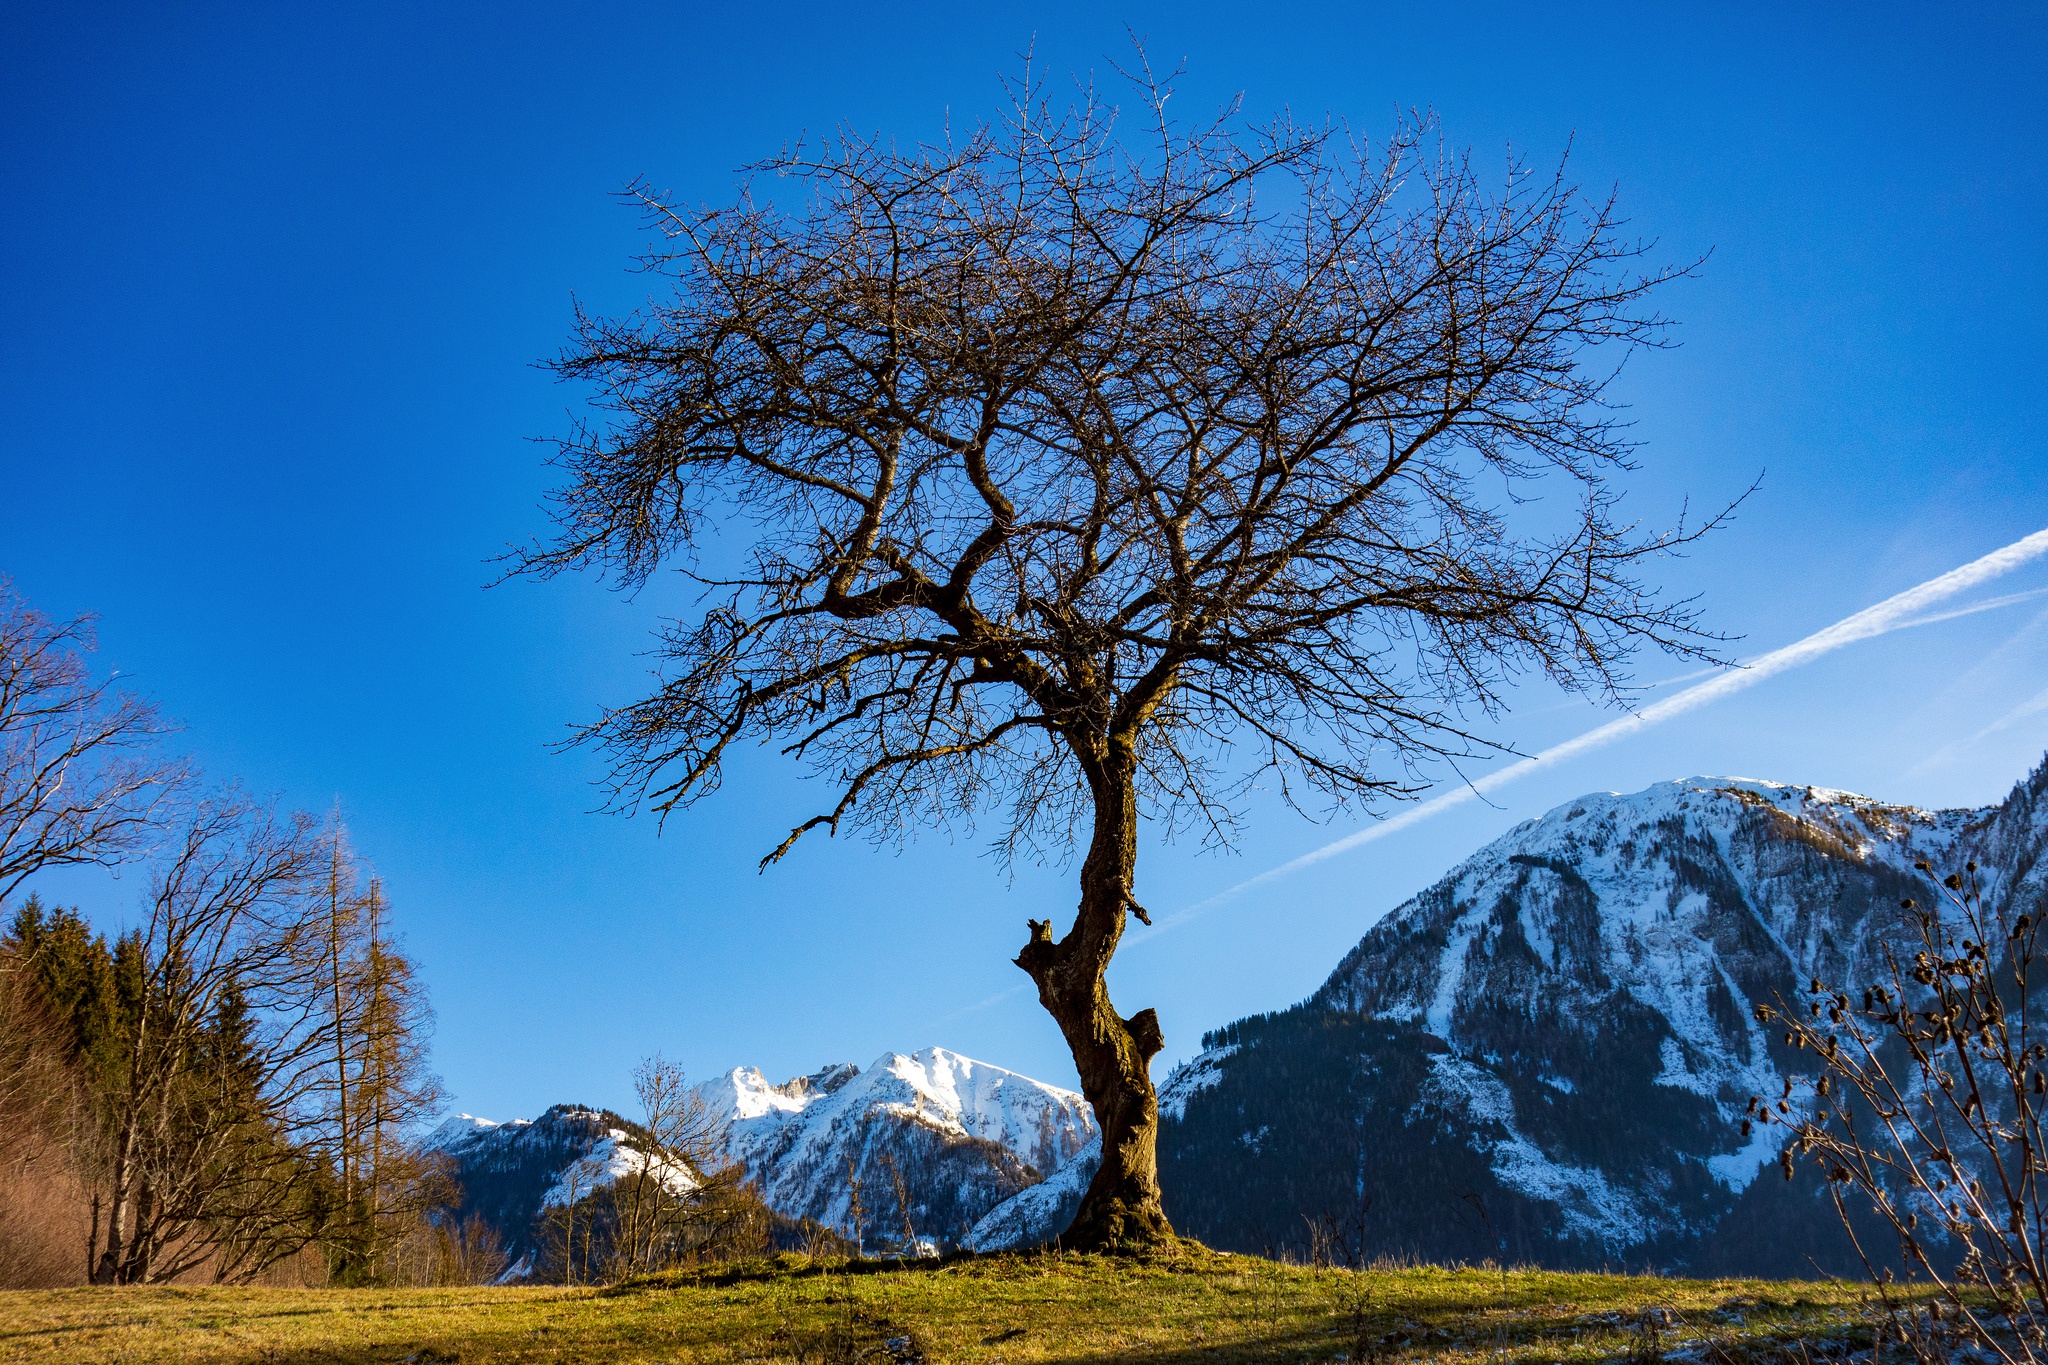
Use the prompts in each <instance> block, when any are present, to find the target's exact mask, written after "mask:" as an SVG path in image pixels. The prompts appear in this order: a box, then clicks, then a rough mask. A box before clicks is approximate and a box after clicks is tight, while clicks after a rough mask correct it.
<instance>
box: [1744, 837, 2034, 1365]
mask: <svg viewBox="0 0 2048 1365" xmlns="http://www.w3.org/2000/svg"><path fill="white" fill-rule="evenodd" d="M1917 866H1918V868H1919V869H1920V870H1921V871H1922V872H1924V873H1926V874H1927V875H1928V877H1929V879H1930V880H1932V879H1933V877H1934V870H1933V868H1932V867H1931V866H1930V865H1929V864H1928V863H1927V862H1926V861H1924V860H1922V861H1921V862H1919V863H1918V864H1917ZM2000 892H2001V894H2000V895H1998V896H1996V897H1987V896H1986V894H1985V889H1984V887H1983V885H1982V883H1981V882H1980V880H1979V878H1978V875H1977V865H1976V864H1975V863H1974V862H1973V863H1970V864H1968V865H1967V866H1966V867H1965V868H1964V870H1963V871H1961V872H1951V873H1949V874H1948V875H1947V876H1945V877H1943V878H1941V881H1940V883H1939V885H1938V886H1936V887H1935V889H1934V890H1933V893H1932V894H1931V895H1930V896H1929V898H1928V899H1927V900H1925V901H1923V900H1921V899H1919V898H1918V897H1914V898H1911V899H1908V900H1906V901H1904V902H1903V903H1902V905H1901V906H1900V910H1899V913H1898V915H1897V917H1896V918H1895V919H1890V917H1887V918H1888V919H1890V922H1889V923H1887V924H1886V925H1885V929H1886V933H1885V936H1884V938H1883V939H1882V940H1881V943H1880V949H1879V953H1878V954H1877V956H1878V957H1879V959H1880V960H1879V961H1878V962H1876V963H1875V964H1874V968H1875V970H1873V971H1872V972H1871V974H1870V980H1869V982H1868V984H1867V985H1865V986H1864V987H1863V989H1862V992H1861V995H1860V998H1859V997H1858V996H1856V995H1852V994H1851V991H1852V990H1853V989H1854V988H1853V987H1850V986H1847V985H1844V984H1842V983H1833V982H1826V981H1822V980H1821V979H1820V978H1818V977H1815V978H1814V979H1813V981H1812V983H1811V985H1810V988H1809V990H1808V993H1807V998H1806V1000H1805V1002H1804V1003H1805V1008H1804V1009H1801V1008H1799V1006H1798V1005H1797V1004H1792V1003H1788V1002H1785V1001H1782V1000H1781V1001H1780V1002H1779V1004H1778V1005H1777V1007H1775V1008H1773V1007H1772V1006H1769V1005H1759V1006H1757V1007H1756V1016H1757V1019H1758V1021H1759V1022H1760V1023H1770V1022H1772V1021H1773V1020H1777V1021H1780V1022H1782V1024H1783V1026H1784V1028H1785V1041H1786V1043H1787V1044H1788V1045H1790V1046H1793V1047H1796V1048H1798V1049H1800V1050H1802V1051H1805V1050H1811V1051H1812V1053H1813V1059H1814V1074H1813V1075H1811V1076H1800V1077H1791V1076H1788V1077H1787V1078H1786V1081H1785V1090H1784V1094H1782V1095H1778V1096H1763V1095H1756V1096H1752V1097H1751V1098H1750V1102H1749V1113H1750V1115H1751V1117H1750V1118H1747V1119H1745V1120H1744V1122H1743V1131H1744V1133H1745V1134H1746V1133H1748V1131H1749V1130H1750V1126H1751V1125H1752V1124H1753V1123H1761V1124H1772V1123H1777V1124H1783V1125H1785V1126H1786V1128H1787V1129H1788V1132H1787V1134H1786V1145H1785V1147H1784V1148H1783V1150H1782V1151H1781V1153H1780V1156H1779V1162H1780V1167H1781V1169H1782V1170H1783V1171H1784V1174H1785V1178H1786V1179H1788V1180H1789V1179H1791V1178H1792V1173H1793V1168H1794V1163H1795V1161H1796V1160H1797V1159H1798V1158H1800V1157H1806V1158H1808V1159H1809V1160H1811V1161H1812V1162H1813V1164H1814V1165H1815V1166H1816V1167H1817V1168H1818V1169H1819V1171H1820V1173H1821V1175H1822V1177H1823V1178H1824V1179H1825V1180H1826V1182H1827V1186H1826V1188H1827V1190H1828V1193H1829V1194H1830V1195H1832V1196H1833V1198H1834V1202H1835V1208H1836V1212H1837V1213H1839V1214H1840V1215H1841V1217H1842V1223H1843V1227H1844V1228H1845V1229H1846V1230H1847V1232H1848V1234H1849V1237H1850V1240H1851V1243H1852V1245H1854V1247H1855V1249H1856V1252H1857V1254H1858V1256H1860V1257H1861V1258H1862V1260H1863V1263H1864V1266H1865V1268H1866V1269H1867V1270H1868V1271H1869V1272H1870V1275H1871V1278H1872V1281H1873V1283H1874V1284H1875V1285H1876V1287H1877V1292H1878V1294H1879V1296H1880V1298H1881V1300H1882V1301H1883V1304H1884V1306H1885V1308H1886V1310H1887V1313H1888V1316H1889V1319H1890V1324H1889V1325H1890V1326H1891V1327H1892V1329H1893V1330H1894V1334H1895V1335H1896V1337H1897V1340H1898V1342H1899V1344H1900V1345H1901V1346H1902V1347H1904V1348H1905V1350H1906V1351H1907V1352H1908V1353H1910V1354H1911V1355H1912V1356H1913V1358H1914V1359H1916V1360H1922V1361H1929V1362H1932V1361H1945V1360H1952V1359H1955V1358H1956V1353H1957V1350H1958V1349H1959V1348H1960V1347H1965V1346H1975V1347H1977V1348H1978V1349H1979V1350H1980V1351H1983V1352H1988V1353H1989V1355H1990V1356H1991V1357H1993V1358H1996V1359H1998V1360H2000V1361H2005V1362H2011V1363H2014V1365H2016V1363H2017V1362H2020V1361H2040V1360H2043V1359H2048V1308H2044V1306H2048V1190H2044V1188H2043V1184H2042V1179H2041V1177H2042V1175H2043V1173H2044V1172H2048V1133H2044V1127H2043V1117H2044V1113H2048V1099H2044V1096H2048V1042H2044V1041H2042V1029H2041V1028H2040V1022H2041V1021H2040V1020H2039V1019H2037V1018H2036V1017H2035V1016H2036V1015H2038V1014H2039V1013H2040V1009H2041V1003H2040V1000H2039V998H2038V997H2036V996H2035V995H2034V994H2033V985H2034V980H2033V971H2034V967H2035V966H2036V965H2037V964H2038V963H2039V961H2040V952H2041V948H2042V942H2041V924H2040V921H2039V919H2038V918H2037V917H2036V915H2035V914H2029V913H2026V912H2025V911H2022V910H2021V909H2020V908H2019V905H2018V904H2016V903H2015V902H2017V901H2020V900H2021V899H2022V898H2021V897H2019V896H2015V895H2013V894H2012V892H2011V889H2010V888H2009V887H2005V888H2000ZM2035 909H2036V911H2038V910H2039V906H2038V905H2036V906H2035ZM1857 1205H1862V1206H1867V1207H1868V1208H1869V1209H1870V1210H1871V1211H1872V1212H1874V1213H1875V1214H1876V1216H1877V1219H1878V1224H1879V1226H1880V1227H1881V1228H1882V1229H1883V1231H1884V1232H1887V1233H1889V1234H1890V1235H1891V1236H1892V1237H1893V1238H1896V1240H1897V1246H1898V1252H1899V1254H1898V1257H1897V1258H1896V1259H1897V1261H1898V1262H1899V1263H1900V1264H1902V1265H1903V1267H1904V1268H1905V1270H1906V1273H1907V1275H1908V1276H1909V1277H1910V1278H1914V1279H1918V1278H1920V1277H1922V1276H1924V1277H1925V1281H1926V1282H1927V1283H1928V1284H1931V1285H1932V1287H1933V1288H1934V1289H1935V1290H1936V1291H1937V1294H1938V1297H1937V1298H1936V1299H1935V1300H1934V1302H1933V1303H1932V1304H1931V1305H1926V1309H1927V1310H1928V1311H1923V1303H1922V1300H1924V1298H1925V1295H1924V1293H1916V1294H1911V1295H1900V1294H1898V1293H1897V1292H1896V1291H1895V1290H1894V1289H1893V1287H1892V1286H1893V1278H1894V1277H1893V1275H1892V1273H1891V1271H1890V1269H1889V1268H1888V1267H1887V1266H1885V1265H1884V1262H1885V1261H1887V1260H1889V1259H1891V1258H1890V1257H1888V1256H1887V1255H1886V1254H1885V1253H1886V1248H1884V1247H1882V1246H1878V1247H1872V1246H1870V1245H1867V1244H1866V1242H1865V1240H1864V1238H1863V1237H1861V1236H1859V1235H1858V1229H1857V1220H1856V1219H1854V1218H1852V1217H1851V1212H1852V1208H1853V1207H1855V1206H1857Z"/></svg>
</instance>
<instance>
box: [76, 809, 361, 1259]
mask: <svg viewBox="0 0 2048 1365" xmlns="http://www.w3.org/2000/svg"><path fill="white" fill-rule="evenodd" d="M320 854H321V845H320V841H319V839H318V837H317V834H316V831H315V830H314V827H313V824H312V822H311V821H310V820H309V819H307V818H306V817H305V816H303V815H291V816H286V815H281V814H279V813H278V812H276V811H275V810H273V809H271V808H268V807H265V806H262V805H258V804H256V803H254V802H251V801H249V800H248V799H247V798H245V797H242V796H241V795H239V794H238V793H235V792H234V791H232V790H229V791H226V792H223V793H220V794H218V795H215V796H211V797H208V798H205V799H202V800H199V801H197V802H195V803H193V805H192V808H191V811H190V813H189V815H188V817H187V818H186V820H185V821H184V824H183V827H182V828H181V829H180V830H178V831H177V833H176V837H175V839H174V841H173V843H172V844H171V846H170V847H169V848H168V849H167V850H166V851H165V853H164V856H163V858H162V861H161V864H160V866H159V868H158V870H157V872H156V876H155V881H154V886H153V888H152V895H151V900H150V906H149V917H148V920H147V923H146V924H145V926H144V927H143V928H142V929H141V930H139V931H138V932H136V933H133V934H131V935H128V936H126V937H124V938H123V939H122V940H120V942H119V943H118V944H117V945H116V952H115V955H114V970H115V972H116V974H117V976H118V977H120V978H123V979H124V980H125V981H126V982H127V983H128V984H127V985H126V986H125V987H124V990H123V1013H124V1018H123V1019H122V1021H121V1024H120V1027H119V1028H118V1029H117V1030H116V1033H115V1036H114V1038H113V1039H112V1040H111V1045H110V1047H109V1048H108V1049H107V1054H106V1065H107V1072H108V1074H106V1075H105V1076H104V1077H103V1084H100V1085H97V1086H95V1087H94V1089H95V1092H96V1093H95V1108H96V1109H97V1111H98V1112H97V1113H96V1115H95V1116H94V1122H93V1125H92V1129H93V1131H92V1132H91V1133H90V1135H89V1137H88V1140H87V1141H86V1142H85V1143H84V1144H83V1146H84V1147H85V1149H86V1150H87V1152H88V1153H89V1155H88V1157H87V1159H86V1161H85V1163H84V1164H86V1166H87V1168H88V1172H89V1178H90V1181H91V1188H92V1197H93V1207H94V1219H93V1229H92V1239H93V1241H92V1245H93V1251H92V1254H91V1257H90V1260H91V1262H92V1266H93V1271H92V1278H93V1279H94V1281H95V1282H96V1283H103V1284H138V1283H161V1282H164V1281H167V1280H171V1279H175V1278H176V1277H177V1276H179V1275H181V1274H184V1273H185V1272H187V1271H189V1270H193V1269H196V1268H200V1267H206V1268H208V1269H210V1270H211V1271H212V1273H213V1275H214V1277H215V1278H216V1279H220V1280H230V1281H232V1280H244V1279H247V1278H250V1277H253V1276H254V1275H255V1274H257V1273H259V1272H260V1271H261V1270H263V1269H264V1268H265V1267H266V1266H269V1265H272V1264H274V1263H276V1262H277V1261H278V1260H281V1259H283V1258H284V1257H286V1256H289V1255H292V1254H295V1253H296V1252H298V1251H299V1250H301V1249H302V1248H304V1247H306V1246H308V1245H310V1244H311V1243H312V1242H313V1241H314V1240H315V1238H316V1236H317V1232H318V1224H319V1221H320V1220H319V1217H318V1216H317V1213H316V1212H315V1209H316V1206H317V1205H318V1204H320V1203H321V1202H322V1200H323V1196H324V1187H325V1185H326V1182H327V1179H328V1177H327V1174H326V1172H325V1170H324V1169H323V1168H322V1166H321V1165H320V1163H318V1162H317V1161H315V1160H313V1159H311V1158H310V1156H309V1155H308V1154H307V1153H306V1152H304V1151H302V1150H300V1149H299V1148H298V1147H297V1146H296V1145H295V1144H294V1143H293V1141H292V1138H293V1137H294V1136H296V1133H295V1127H296V1125H295V1123H294V1116H293V1111H294V1109H295V1108H296V1107H297V1105H298V1102H299V1101H301V1100H302V1099H303V1098H304V1097H305V1091H304V1089H303V1088H302V1087H303V1085H304V1082H305V1079H306V1078H307V1077H309V1076H310V1075H311V1074H312V1073H313V1068H314V1066H315V1065H316V1063H317V1058H318V1056H319V1053H320V1043H321V1041H322V1033H321V1030H320V1029H319V1028H318V1026H317V1020H318V1014H317V1011H318V1007H319V1002H320V997H321V986H322V984H323V978H322V975H321V972H320V970H319V968H320V957H319V952H318V948H319V944H320V940H319V938H318V930H319V919H318V907H317V900H316V899H315V896H314V894H313V893H314V891H315V889H316V887H317V880H316V879H317V876H318V873H319V869H320Z"/></svg>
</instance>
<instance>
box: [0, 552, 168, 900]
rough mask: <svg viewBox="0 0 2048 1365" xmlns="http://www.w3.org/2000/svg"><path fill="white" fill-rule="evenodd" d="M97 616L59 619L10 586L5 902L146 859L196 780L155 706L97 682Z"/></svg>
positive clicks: (1, 602) (0, 686)
mask: <svg viewBox="0 0 2048 1365" xmlns="http://www.w3.org/2000/svg"><path fill="white" fill-rule="evenodd" d="M92 648H93V633H92V618H91V617H89V616H81V617H78V618H76V619H75V620H71V621H62V622H59V621H54V620H52V619H51V618H49V617H48V616H45V615H44V614H43V613H41V612H39V611H37V610H35V608H33V607H31V606H29V605H28V603H27V602H26V601H24V600H23V599H22V597H21V595H20V594H19V593H17V592H16V591H15V590H14V586H13V584H11V583H10V582H9V581H8V580H7V579H6V578H4V577H0V903H4V902H5V901H6V899H7V898H8V897H9V896H10V895H12V894H13V893H14V891H15V890H16V889H17V888H18V887H19V886H20V885H21V884H22V883H23V882H24V881H26V880H27V879H28V878H29V877H31V876H33V875H35V873H37V872H39V871H41V870H42V869H44V868H49V867H69V866H78V865H80V864H93V865H97V866H101V867H111V866H112V865H114V864H115V863H117V862H119V861H120V860H121V859H122V858H124V857H126V856H129V855H130V854H132V853H134V852H135V851H136V850H137V848H138V847H139V846H140V845H141V844H142V843H143V842H145V841H146V839H147V838H148V836H149V834H150V833H151V831H152V829H153V828H154V827H155V825H156V822H157V816H158V812H159V807H160V806H161V803H162V802H163V800H164V798H165V797H167V796H169V795H170V794H172V793H174V792H175V791H177V790H178V789H179V788H180V787H181V786H183V785H184V783H185V781H186V779H187V776H188V772H187V769H186V765H185V764H184V763H183V762H182V761H181V760H178V759H174V758H166V757H164V756H163V755H162V754H160V753H158V752H157V750H156V743H157V741H158V739H159V738H160V737H161V736H162V735H163V733H164V731H165V729H166V728H167V727H166V726H165V725H164V724H163V722H162V721H161V720H160V719H159V718H158V716H157V714H156V711H155V709H154V708H153V707H151V706H150V705H149V703H147V702H146V701H143V700H142V699H141V698H139V697H137V696H135V695H134V694H133V693H131V692H128V691H125V690H123V689H122V688H120V687H118V686H116V684H115V682H114V680H113V679H111V678H95V677H94V676H93V675H92V671H91V669H90V668H89V667H87V664H86V659H85V656H86V654H88V653H89V652H90V651H91V650H92Z"/></svg>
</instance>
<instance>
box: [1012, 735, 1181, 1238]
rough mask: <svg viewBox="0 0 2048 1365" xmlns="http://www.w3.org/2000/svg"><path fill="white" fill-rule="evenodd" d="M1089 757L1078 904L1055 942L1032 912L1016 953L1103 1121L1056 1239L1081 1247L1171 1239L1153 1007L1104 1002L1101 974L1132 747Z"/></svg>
mask: <svg viewBox="0 0 2048 1365" xmlns="http://www.w3.org/2000/svg"><path fill="white" fill-rule="evenodd" d="M1088 766H1089V769H1090V771H1089V785H1090V787H1091V788H1092V790H1093V795H1094V798H1095V832H1094V837H1093V839H1092V840H1091V841H1090V843H1089V846H1088V856H1087V859H1086V860H1085V861H1084V862H1083V863H1082V864H1081V906H1080V911H1079V913H1078V914H1076V915H1075V917H1074V927H1073V929H1072V930H1071V931H1069V932H1068V934H1067V936H1066V937H1065V938H1063V939H1060V940H1059V941H1058V942H1055V941H1054V940H1053V936H1052V925H1051V922H1050V921H1045V920H1032V921H1029V923H1030V927H1031V941H1030V942H1029V943H1027V944H1025V945H1024V950H1023V951H1022V952H1021V953H1019V954H1018V955H1017V965H1018V966H1019V967H1022V968H1023V969H1024V970H1025V971H1026V972H1028V973H1030V975H1031V979H1032V981H1034V982H1035V983H1036V984H1037V986H1038V999H1039V1002H1040V1003H1041V1004H1043V1005H1044V1006H1045V1008H1046V1010H1047V1012H1048V1013H1050V1014H1051V1015H1052V1017H1053V1018H1054V1019H1055V1020H1057V1021H1058V1022H1059V1026H1060V1031H1061V1032H1062V1033H1064V1034H1065V1035H1066V1039H1067V1046H1068V1047H1069V1048H1070V1049H1071V1050H1072V1051H1073V1054H1074V1069H1075V1070H1076V1071H1078V1072H1079V1073H1080V1075H1081V1091H1082V1093H1083V1094H1085V1095H1086V1096H1087V1097H1088V1103H1089V1104H1090V1105H1092V1106H1093V1107H1094V1109H1095V1120H1096V1123H1097V1124H1098V1125H1099V1126H1100V1127H1101V1129H1102V1166H1101V1168H1100V1169H1098V1170H1097V1171H1096V1172H1095V1179H1094V1180H1093V1181H1091V1182H1090V1183H1089V1186H1088V1191H1087V1193H1086V1194H1085V1195H1083V1196H1082V1198H1081V1209H1080V1212H1079V1213H1077V1214H1076V1215H1075V1216H1074V1221H1073V1223H1072V1224H1071V1225H1070V1226H1069V1227H1068V1228H1067V1230H1066V1232H1065V1234H1064V1235H1063V1236H1062V1237H1061V1244H1062V1245H1063V1246H1066V1247H1071V1248H1074V1249H1076V1250H1082V1251H1105V1250H1110V1249H1114V1248H1120V1247H1121V1248H1137V1247H1146V1246H1155V1245H1158V1244H1159V1243H1162V1242H1168V1241H1171V1240H1173V1236H1174V1233H1173V1227H1172V1225H1171V1224H1170V1223H1168V1222H1167V1220H1166V1210H1165V1208H1164V1206H1162V1204H1161V1203H1160V1199H1159V1158H1158V1151H1157V1144H1158V1136H1159V1095H1158V1092H1157V1091H1155V1090H1154V1089H1153V1087H1152V1076H1151V1070H1150V1068H1151V1063H1152V1059H1153V1058H1154V1057H1156V1056H1157V1055H1158V1054H1159V1051H1160V1049H1161V1048H1162V1047H1164V1046H1165V1039H1164V1038H1163V1037H1162V1036H1161V1034H1160V1032H1159V1016H1158V1015H1157V1014H1155V1013H1153V1012H1152V1011H1151V1010H1140V1011H1139V1012H1138V1013H1136V1014H1134V1015H1132V1016H1131V1017H1130V1018H1128V1019H1126V1018H1124V1017H1122V1016H1121V1015H1119V1014H1118V1013H1117V1012H1116V1009H1115V1007H1114V1006H1112V1005H1111V1004H1110V1002H1109V989H1108V987H1107V986H1106V985H1105V984H1104V981H1103V974H1104V973H1105V972H1106V971H1107V970H1108V968H1109V960H1110V958H1111V956H1112V955H1113V954H1114V953H1115V952H1116V945H1117V940H1118V939H1120V938H1121V937H1122V936H1123V929H1124V915H1125V911H1126V907H1128V906H1131V905H1134V904H1135V902H1134V901H1132V899H1131V875H1132V872H1133V871H1134V870H1135V867H1136V862H1137V851H1138V848H1137V845H1138V838H1137V836H1138V816H1137V789H1136V781H1135V772H1136V763H1135V756H1134V755H1133V754H1131V753H1129V752H1128V750H1127V749H1125V750H1124V751H1122V752H1116V753H1112V754H1111V755H1110V756H1109V760H1108V761H1107V762H1105V763H1101V764H1099V765H1097V764H1091V765H1088Z"/></svg>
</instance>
